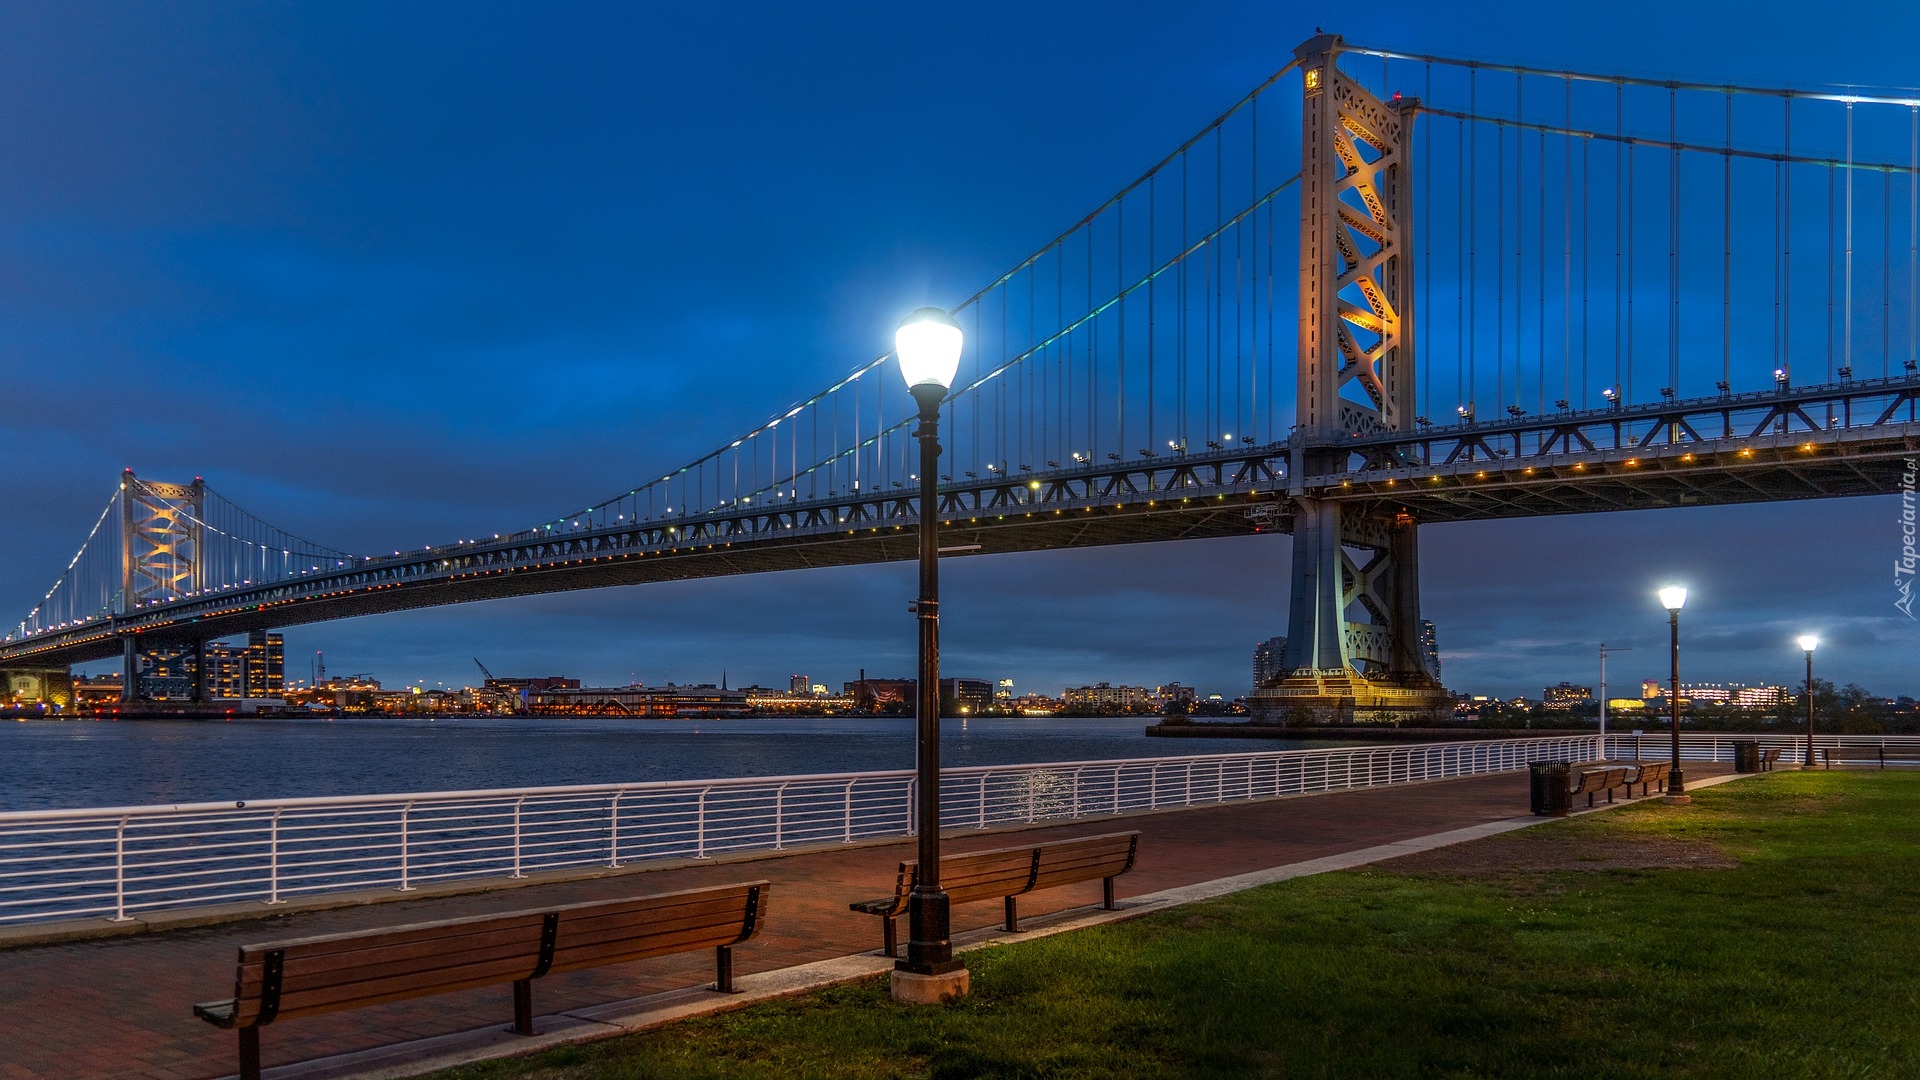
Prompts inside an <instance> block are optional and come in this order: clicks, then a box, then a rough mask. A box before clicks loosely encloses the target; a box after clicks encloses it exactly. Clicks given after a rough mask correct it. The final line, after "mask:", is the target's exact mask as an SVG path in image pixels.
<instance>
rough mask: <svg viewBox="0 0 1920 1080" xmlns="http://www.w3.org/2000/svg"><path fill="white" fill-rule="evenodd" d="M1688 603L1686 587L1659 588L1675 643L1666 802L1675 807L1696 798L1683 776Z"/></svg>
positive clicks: (1668, 703)
mask: <svg viewBox="0 0 1920 1080" xmlns="http://www.w3.org/2000/svg"><path fill="white" fill-rule="evenodd" d="M1686 602H1687V590H1686V587H1685V586H1682V585H1669V586H1667V587H1666V588H1664V589H1661V590H1660V606H1661V607H1663V608H1666V609H1667V628H1668V632H1669V634H1670V636H1671V638H1672V642H1673V646H1672V648H1673V678H1672V682H1671V683H1670V684H1669V685H1668V688H1667V712H1668V714H1669V715H1670V716H1671V717H1672V720H1673V764H1672V766H1671V768H1670V769H1669V770H1668V772H1667V797H1666V801H1667V802H1669V803H1672V804H1674V805H1676V806H1684V805H1686V804H1687V803H1690V802H1692V801H1693V797H1692V796H1690V795H1688V794H1687V793H1686V791H1687V785H1686V780H1685V779H1683V778H1682V777H1681V775H1680V609H1681V607H1683V606H1685V604H1686Z"/></svg>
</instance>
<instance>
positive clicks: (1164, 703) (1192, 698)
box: [1153, 682, 1220, 709]
mask: <svg viewBox="0 0 1920 1080" xmlns="http://www.w3.org/2000/svg"><path fill="white" fill-rule="evenodd" d="M1153 696H1154V704H1156V705H1158V706H1159V707H1160V708H1162V709H1171V708H1185V707H1187V706H1190V705H1192V704H1193V703H1194V702H1196V701H1198V700H1200V692H1199V691H1197V690H1195V689H1194V688H1193V687H1191V686H1182V685H1180V684H1179V683H1177V682H1171V683H1168V684H1166V685H1165V686H1156V687H1154V690H1153ZM1214 696H1215V697H1219V696H1220V695H1218V694H1215V695H1214Z"/></svg>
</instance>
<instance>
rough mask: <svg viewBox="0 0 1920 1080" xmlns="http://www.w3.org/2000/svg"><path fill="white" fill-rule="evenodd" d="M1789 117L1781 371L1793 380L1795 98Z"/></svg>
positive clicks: (1785, 103)
mask: <svg viewBox="0 0 1920 1080" xmlns="http://www.w3.org/2000/svg"><path fill="white" fill-rule="evenodd" d="M1781 107H1782V110H1783V112H1784V113H1785V115H1786V120H1785V132H1786V160H1785V161H1784V162H1783V173H1782V177H1781V188H1780V193H1781V194H1780V207H1781V209H1780V370H1781V371H1784V372H1786V374H1787V377H1788V378H1789V379H1791V378H1792V377H1793V94H1792V93H1791V92H1789V93H1788V94H1787V96H1786V97H1784V98H1782V99H1781Z"/></svg>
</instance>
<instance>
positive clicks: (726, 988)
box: [713, 945, 738, 994]
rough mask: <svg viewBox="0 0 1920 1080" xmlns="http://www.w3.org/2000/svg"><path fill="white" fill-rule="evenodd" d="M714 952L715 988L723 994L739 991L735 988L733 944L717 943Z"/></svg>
mask: <svg viewBox="0 0 1920 1080" xmlns="http://www.w3.org/2000/svg"><path fill="white" fill-rule="evenodd" d="M713 953H714V957H713V960H714V964H713V988H714V989H715V990H718V991H720V992H721V993H723V994H732V993H737V992H738V991H736V990H734V988H733V946H731V945H716V946H714V949H713Z"/></svg>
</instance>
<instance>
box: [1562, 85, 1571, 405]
mask: <svg viewBox="0 0 1920 1080" xmlns="http://www.w3.org/2000/svg"><path fill="white" fill-rule="evenodd" d="M1560 82H1561V88H1562V89H1563V90H1565V91H1566V109H1565V121H1564V124H1563V126H1564V127H1566V129H1567V130H1568V131H1569V132H1571V131H1572V130H1573V80H1572V79H1562V80H1561V81H1560ZM1560 400H1562V401H1566V402H1571V401H1572V400H1573V137H1572V136H1571V135H1565V136H1562V137H1561V140H1560Z"/></svg>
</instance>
